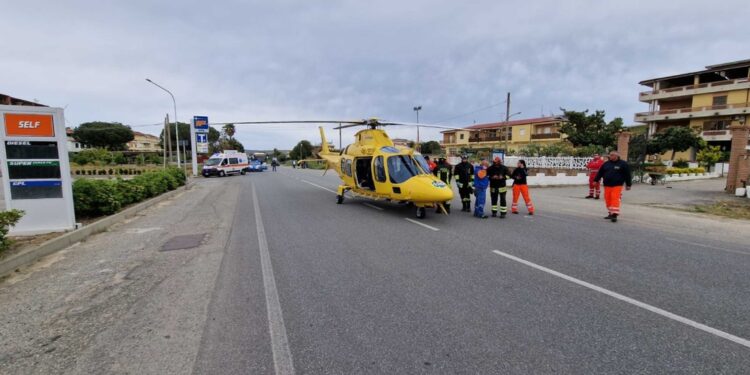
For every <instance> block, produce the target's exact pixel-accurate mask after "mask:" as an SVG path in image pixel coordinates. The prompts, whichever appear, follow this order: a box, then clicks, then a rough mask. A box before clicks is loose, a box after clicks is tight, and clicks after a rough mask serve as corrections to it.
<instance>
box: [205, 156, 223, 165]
mask: <svg viewBox="0 0 750 375" xmlns="http://www.w3.org/2000/svg"><path fill="white" fill-rule="evenodd" d="M220 162H221V159H219V158H211V159H208V160H206V165H208V166H214V165H218V164H219V163H220Z"/></svg>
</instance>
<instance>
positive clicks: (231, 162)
mask: <svg viewBox="0 0 750 375" xmlns="http://www.w3.org/2000/svg"><path fill="white" fill-rule="evenodd" d="M229 164H239V162H238V161H237V158H229Z"/></svg>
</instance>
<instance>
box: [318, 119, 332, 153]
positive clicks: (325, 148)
mask: <svg viewBox="0 0 750 375" xmlns="http://www.w3.org/2000/svg"><path fill="white" fill-rule="evenodd" d="M318 129H320V142H321V143H320V155H330V154H332V152H331V150H330V149H329V148H328V140H327V139H326V133H325V132H324V131H323V127H322V126H319V127H318Z"/></svg>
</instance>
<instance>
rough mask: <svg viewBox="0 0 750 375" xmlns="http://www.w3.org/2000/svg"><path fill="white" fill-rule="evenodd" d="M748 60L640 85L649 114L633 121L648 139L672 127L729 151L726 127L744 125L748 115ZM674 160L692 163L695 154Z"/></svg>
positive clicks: (749, 65) (749, 99)
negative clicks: (643, 128) (644, 128)
mask: <svg viewBox="0 0 750 375" xmlns="http://www.w3.org/2000/svg"><path fill="white" fill-rule="evenodd" d="M749 77H750V60H742V61H735V62H729V63H725V64H718V65H709V66H706V69H704V70H700V71H696V72H690V73H682V74H677V75H672V76H668V77H661V78H653V79H648V80H645V81H642V82H640V84H641V85H644V86H647V87H649V88H650V90H648V91H644V92H641V93H640V95H639V99H640V101H641V102H644V103H648V104H649V111H648V112H642V113H636V114H635V121H637V122H642V123H645V124H647V125H648V130H649V135H653V134H656V133H659V132H662V131H664V129H667V128H669V127H673V126H689V127H691V128H693V129H695V130H696V131H697V132H699V133H700V135H701V137H703V139H704V140H706V141H707V142H708V144H710V145H716V146H720V147H721V148H722V149H723V150H727V151H728V150H729V149H730V147H731V139H732V135H731V132H730V131H729V130H728V127H729V126H730V125H738V124H745V123H746V122H747V120H748V114H749V111H750V79H749ZM675 159H685V160H695V150H688V151H686V152H682V153H678V154H677V155H676V156H675Z"/></svg>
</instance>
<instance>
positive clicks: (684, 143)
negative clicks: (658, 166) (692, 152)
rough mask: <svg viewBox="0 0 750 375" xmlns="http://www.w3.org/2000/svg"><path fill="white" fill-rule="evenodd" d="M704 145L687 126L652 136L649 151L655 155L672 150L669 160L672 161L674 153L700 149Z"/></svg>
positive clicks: (675, 127)
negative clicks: (693, 148)
mask: <svg viewBox="0 0 750 375" xmlns="http://www.w3.org/2000/svg"><path fill="white" fill-rule="evenodd" d="M704 145H705V141H703V139H702V138H701V137H700V136H699V135H698V133H696V132H695V131H694V130H693V129H691V128H689V127H687V126H673V127H671V128H667V129H666V130H665V131H664V132H663V133H658V134H656V135H654V138H653V139H652V140H651V144H650V147H649V149H650V150H651V151H652V152H653V151H655V152H657V153H662V152H665V151H669V150H672V157H670V158H669V160H674V155H675V153H677V152H682V151H685V150H687V149H689V148H690V147H695V148H696V149H701V148H702V147H703V146H704Z"/></svg>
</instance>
